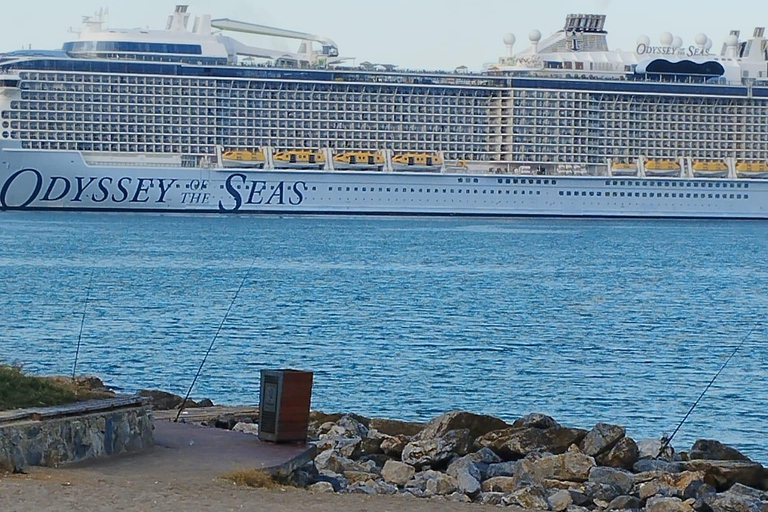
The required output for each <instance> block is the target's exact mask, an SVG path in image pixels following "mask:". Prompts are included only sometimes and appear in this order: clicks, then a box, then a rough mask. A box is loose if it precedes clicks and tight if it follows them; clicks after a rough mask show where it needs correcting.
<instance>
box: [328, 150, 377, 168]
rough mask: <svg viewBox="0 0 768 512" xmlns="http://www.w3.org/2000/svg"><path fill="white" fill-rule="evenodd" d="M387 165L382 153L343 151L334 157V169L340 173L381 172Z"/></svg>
mask: <svg viewBox="0 0 768 512" xmlns="http://www.w3.org/2000/svg"><path fill="white" fill-rule="evenodd" d="M385 163H386V160H385V158H384V155H383V154H382V153H381V152H380V151H342V152H341V153H336V154H335V155H333V168H334V169H337V170H339V171H370V170H374V171H380V170H381V169H383V168H384V164H385Z"/></svg>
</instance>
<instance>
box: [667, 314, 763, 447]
mask: <svg viewBox="0 0 768 512" xmlns="http://www.w3.org/2000/svg"><path fill="white" fill-rule="evenodd" d="M766 315H768V313H766V314H763V316H762V317H760V318H759V319H758V321H757V322H756V323H755V325H754V326H752V329H750V330H749V332H748V333H747V334H746V335H745V336H744V338H742V340H741V343H739V344H738V345H737V346H736V348H735V349H733V352H731V355H730V356H728V359H726V360H725V362H724V363H723V365H722V366H721V367H720V369H719V370H718V371H717V373H716V374H715V376H714V377H712V380H711V381H709V384H707V387H706V388H704V391H702V392H701V395H699V398H697V399H696V401H695V402H694V403H693V405H692V406H691V408H690V409H689V410H688V413H687V414H686V415H685V416H684V417H683V419H682V421H681V422H680V424H679V425H678V426H677V428H676V429H675V431H674V432H672V435H671V436H669V438H668V439H667V440H666V441H665V442H664V443H662V445H661V449H660V450H659V453H658V455H656V458H657V459H658V458H661V456H662V454H663V453H664V450H666V449H667V448H669V445H670V444H671V443H672V440H673V439H674V438H675V436H676V435H677V433H678V432H680V429H681V428H683V425H685V422H686V421H688V418H690V417H691V414H693V411H694V410H696V407H698V406H699V404H700V403H701V401H702V400H703V399H704V396H705V395H706V394H707V393H708V392H709V390H710V389H711V388H712V386H713V385H714V384H715V381H717V379H718V378H719V377H720V375H721V374H722V373H723V372H724V371H725V368H726V367H727V366H728V364H729V363H730V362H731V361H732V360H733V358H734V357H736V354H737V353H738V352H739V350H741V348H742V347H743V346H744V344H745V343H746V342H747V340H748V339H749V338H750V337H751V336H752V334H753V333H754V332H755V331H756V330H757V329H758V327H761V326H762V323H763V320H764V319H765V317H766Z"/></svg>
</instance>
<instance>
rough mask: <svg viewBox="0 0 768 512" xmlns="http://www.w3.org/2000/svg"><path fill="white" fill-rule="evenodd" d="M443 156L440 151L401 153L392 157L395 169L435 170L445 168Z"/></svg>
mask: <svg viewBox="0 0 768 512" xmlns="http://www.w3.org/2000/svg"><path fill="white" fill-rule="evenodd" d="M443 163H444V162H443V157H442V156H440V155H439V154H438V153H415V152H411V153H400V154H398V155H395V156H394V157H392V168H393V170H395V171H427V172H434V171H439V170H440V169H442V168H443Z"/></svg>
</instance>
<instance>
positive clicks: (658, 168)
mask: <svg viewBox="0 0 768 512" xmlns="http://www.w3.org/2000/svg"><path fill="white" fill-rule="evenodd" d="M681 171H682V168H681V167H680V164H679V163H678V162H676V161H675V160H649V161H648V163H646V164H645V174H646V176H654V177H661V178H675V177H678V176H680V173H681Z"/></svg>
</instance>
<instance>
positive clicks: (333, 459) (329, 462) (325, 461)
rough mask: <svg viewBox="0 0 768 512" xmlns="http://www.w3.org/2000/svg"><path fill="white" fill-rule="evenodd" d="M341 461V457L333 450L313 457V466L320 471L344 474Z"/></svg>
mask: <svg viewBox="0 0 768 512" xmlns="http://www.w3.org/2000/svg"><path fill="white" fill-rule="evenodd" d="M341 459H342V457H341V456H340V455H339V454H338V453H336V452H334V451H333V450H325V451H323V452H321V453H320V454H319V455H318V456H317V457H315V466H317V469H318V470H320V471H331V472H333V473H336V474H341V473H344V466H345V464H344V462H342V460H341ZM350 462H351V461H350Z"/></svg>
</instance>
